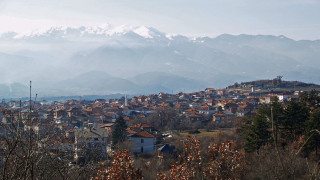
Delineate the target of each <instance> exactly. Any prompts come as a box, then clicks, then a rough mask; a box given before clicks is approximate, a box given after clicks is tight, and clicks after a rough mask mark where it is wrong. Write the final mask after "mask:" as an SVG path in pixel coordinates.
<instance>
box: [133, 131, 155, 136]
mask: <svg viewBox="0 0 320 180" xmlns="http://www.w3.org/2000/svg"><path fill="white" fill-rule="evenodd" d="M134 136H139V137H144V138H155V137H156V136H155V135H153V134H151V133H149V132H147V131H140V132H138V133H136V134H135V135H134Z"/></svg>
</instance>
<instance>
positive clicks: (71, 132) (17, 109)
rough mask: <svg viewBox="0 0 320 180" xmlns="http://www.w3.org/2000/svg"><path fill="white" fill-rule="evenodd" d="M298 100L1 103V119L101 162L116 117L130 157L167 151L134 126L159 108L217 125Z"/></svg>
mask: <svg viewBox="0 0 320 180" xmlns="http://www.w3.org/2000/svg"><path fill="white" fill-rule="evenodd" d="M298 95H299V92H281V93H277V94H266V95H264V96H259V97H258V96H255V93H254V92H243V91H241V90H231V89H213V88H207V89H205V90H204V91H199V92H194V93H183V92H180V93H177V94H167V93H159V94H152V95H148V96H145V95H141V96H134V97H131V98H127V97H123V98H120V99H97V100H95V101H86V100H82V101H79V100H67V101H64V102H56V101H54V102H48V101H40V102H33V101H32V102H31V105H32V107H31V108H30V102H29V101H25V102H20V101H10V102H4V101H2V103H1V104H0V109H1V112H0V118H1V124H2V125H10V124H15V125H16V126H18V128H20V129H22V130H26V129H30V128H32V129H33V130H34V131H35V132H36V134H38V135H39V136H40V137H45V136H46V135H48V134H50V132H52V131H54V132H58V133H59V134H60V135H61V136H63V137H64V138H57V137H53V138H56V141H59V143H57V142H56V141H55V140H54V139H53V140H52V141H51V142H52V146H50V147H51V148H53V149H58V148H60V149H63V151H72V152H73V153H74V156H75V158H80V157H82V156H83V155H84V154H85V153H87V152H88V151H93V150H97V151H100V152H101V155H102V156H106V155H107V153H108V151H110V150H111V138H110V137H111V133H112V130H113V125H114V123H115V121H116V119H117V118H119V117H120V116H121V117H123V118H124V120H125V121H126V122H127V125H128V129H127V134H128V139H129V140H130V142H131V144H132V145H131V151H132V152H134V153H144V152H154V151H156V150H157V149H158V150H159V149H160V150H162V149H167V148H168V147H167V146H165V145H164V146H162V147H158V146H157V144H158V143H159V142H160V141H161V132H159V131H157V130H156V129H154V128H153V127H152V126H151V125H149V124H143V123H137V122H138V121H136V120H138V119H139V120H141V119H143V118H146V117H148V116H149V115H150V114H152V113H154V112H155V111H156V110H157V109H158V108H163V107H172V108H175V109H177V110H178V112H179V113H180V115H181V116H183V117H185V121H189V122H191V123H195V122H200V123H212V124H222V123H232V122H234V121H235V120H236V119H237V118H241V117H243V116H245V115H246V114H250V113H252V112H253V111H255V110H256V109H257V108H258V107H259V106H261V105H262V104H265V103H270V102H272V100H274V99H275V98H276V97H277V98H278V99H279V101H281V102H285V101H287V100H289V99H290V98H298ZM30 109H31V111H30ZM139 122H141V121H139ZM181 123H184V121H182V122H181ZM17 124H18V125H17ZM1 127H3V126H1ZM49 130H52V131H49ZM0 132H1V134H0V135H2V136H3V135H5V133H4V131H3V130H0ZM61 139H64V141H62V140H61ZM57 144H58V145H57ZM48 147H49V145H48ZM160 154H161V153H160Z"/></svg>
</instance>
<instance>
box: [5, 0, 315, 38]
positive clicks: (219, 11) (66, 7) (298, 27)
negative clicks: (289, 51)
mask: <svg viewBox="0 0 320 180" xmlns="http://www.w3.org/2000/svg"><path fill="white" fill-rule="evenodd" d="M105 23H110V24H111V25H114V26H117V25H122V24H128V25H146V26H151V27H154V28H156V29H158V30H160V31H162V32H166V33H170V34H184V35H190V36H213V37H214V36H217V35H220V34H223V33H229V34H272V35H285V36H288V37H290V38H294V39H311V40H314V39H320V0H0V32H6V31H9V30H14V31H18V32H25V31H31V30H33V29H38V28H44V27H50V26H56V25H69V26H80V25H101V24H105Z"/></svg>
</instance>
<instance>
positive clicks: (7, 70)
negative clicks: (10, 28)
mask: <svg viewBox="0 0 320 180" xmlns="http://www.w3.org/2000/svg"><path fill="white" fill-rule="evenodd" d="M319 57H320V40H313V41H311V40H299V41H297V40H293V39H290V38H288V37H285V36H283V35H281V36H273V35H245V34H241V35H230V34H223V35H220V36H218V37H214V38H213V37H187V36H183V35H169V34H166V33H163V32H160V31H158V30H156V29H154V28H152V27H146V26H139V27H133V26H127V25H123V26H119V27H113V26H111V25H103V26H97V27H85V26H83V27H52V28H50V29H44V30H38V31H34V32H32V33H29V34H27V33H26V34H18V33H15V32H8V33H4V34H2V35H0V65H1V67H2V68H1V70H0V77H1V78H0V97H22V96H27V95H28V83H29V80H32V81H33V89H34V91H35V92H36V93H38V94H39V96H64V95H68V96H70V95H105V94H112V93H126V94H141V93H146V94H147V93H157V92H161V91H163V92H177V91H186V92H190V91H197V90H199V89H203V88H205V87H216V88H222V87H225V86H227V85H230V84H233V83H235V82H243V81H250V80H258V79H273V78H274V77H276V76H277V75H282V76H284V79H285V80H299V81H304V82H310V83H316V84H319V83H320V73H319V70H320V68H319V67H320V59H319ZM12 87H13V88H12Z"/></svg>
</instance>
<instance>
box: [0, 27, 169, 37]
mask: <svg viewBox="0 0 320 180" xmlns="http://www.w3.org/2000/svg"><path fill="white" fill-rule="evenodd" d="M130 33H134V34H135V35H138V36H140V37H142V38H146V39H153V38H155V37H162V36H164V37H165V34H164V33H161V32H160V31H158V30H156V29H154V28H151V27H147V26H131V25H120V26H112V25H110V24H102V25H99V26H80V27H71V26H54V27H50V28H46V29H38V30H35V31H32V32H28V33H24V34H21V33H20V34H18V33H15V32H8V33H4V34H2V35H0V37H1V38H7V39H8V38H12V39H29V38H37V37H38V38H39V37H47V38H50V37H51V38H55V39H57V38H58V39H68V38H74V37H78V38H79V37H80V38H81V37H85V36H104V37H110V36H123V35H126V34H130Z"/></svg>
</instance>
